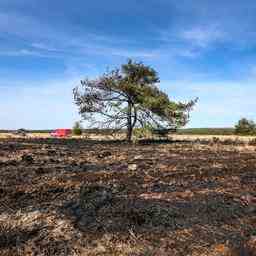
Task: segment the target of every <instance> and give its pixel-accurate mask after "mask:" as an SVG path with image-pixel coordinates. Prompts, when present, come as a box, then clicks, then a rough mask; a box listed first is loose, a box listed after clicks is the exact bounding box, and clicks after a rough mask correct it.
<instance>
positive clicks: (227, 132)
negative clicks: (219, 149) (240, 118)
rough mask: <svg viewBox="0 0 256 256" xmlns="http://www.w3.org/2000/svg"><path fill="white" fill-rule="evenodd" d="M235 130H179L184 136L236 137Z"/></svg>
mask: <svg viewBox="0 0 256 256" xmlns="http://www.w3.org/2000/svg"><path fill="white" fill-rule="evenodd" d="M234 132H235V129H234V128H186V129H180V130H178V132H177V133H178V134H182V135H234Z"/></svg>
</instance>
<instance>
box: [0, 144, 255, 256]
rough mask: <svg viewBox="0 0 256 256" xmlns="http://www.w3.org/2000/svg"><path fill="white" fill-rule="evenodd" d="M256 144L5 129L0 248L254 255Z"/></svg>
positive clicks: (4, 251)
mask: <svg viewBox="0 0 256 256" xmlns="http://www.w3.org/2000/svg"><path fill="white" fill-rule="evenodd" d="M255 149H256V148H254V146H251V147H245V146H235V145H232V146H230V145H222V144H220V143H218V142H216V143H210V144H207V143H205V144H201V143H200V142H197V143H193V142H190V143H188V142H187V143H185V142H183V143H182V142H180V143H167V144H165V143H162V144H161V143H155V144H146V145H128V144H125V143H121V142H92V141H91V142H90V141H85V140H82V139H80V140H79V139H76V140H75V139H74V140H69V139H67V140H65V139H63V140H60V139H2V140H1V141H0V194H1V197H0V255H255V254H253V253H254V252H255V251H254V249H255V248H256V247H254V246H255V243H254V240H253V237H254V236H256V202H254V196H255V195H256V194H255V193H256V154H255ZM253 248H254V249H253ZM242 253H244V254H242ZM245 253H247V254H245Z"/></svg>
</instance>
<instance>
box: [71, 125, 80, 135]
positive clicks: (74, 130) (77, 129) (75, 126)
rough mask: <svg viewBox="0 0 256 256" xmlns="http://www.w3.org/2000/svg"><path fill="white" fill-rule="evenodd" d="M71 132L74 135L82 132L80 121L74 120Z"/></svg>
mask: <svg viewBox="0 0 256 256" xmlns="http://www.w3.org/2000/svg"><path fill="white" fill-rule="evenodd" d="M72 132H73V134H74V135H81V134H82V133H83V127H82V125H81V123H80V122H75V124H74V126H73V131H72Z"/></svg>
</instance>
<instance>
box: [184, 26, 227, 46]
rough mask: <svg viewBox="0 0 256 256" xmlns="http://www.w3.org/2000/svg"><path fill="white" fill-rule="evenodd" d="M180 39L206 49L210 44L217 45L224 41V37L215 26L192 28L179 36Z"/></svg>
mask: <svg viewBox="0 0 256 256" xmlns="http://www.w3.org/2000/svg"><path fill="white" fill-rule="evenodd" d="M180 37H181V39H184V40H185V41H186V42H187V43H189V44H191V45H193V46H198V47H202V48H205V47H208V46H210V45H211V44H214V43H218V42H220V41H223V40H225V39H226V35H225V33H224V32H223V31H221V30H220V29H219V28H218V27H217V26H214V27H193V28H191V29H189V30H185V31H183V32H182V33H181V34H180Z"/></svg>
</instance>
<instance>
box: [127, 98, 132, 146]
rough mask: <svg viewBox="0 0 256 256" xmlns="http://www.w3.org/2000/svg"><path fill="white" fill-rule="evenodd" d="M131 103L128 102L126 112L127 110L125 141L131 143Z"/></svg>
mask: <svg viewBox="0 0 256 256" xmlns="http://www.w3.org/2000/svg"><path fill="white" fill-rule="evenodd" d="M132 130H133V127H132V102H131V101H128V110H127V135H126V139H127V141H129V142H131V141H132Z"/></svg>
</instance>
